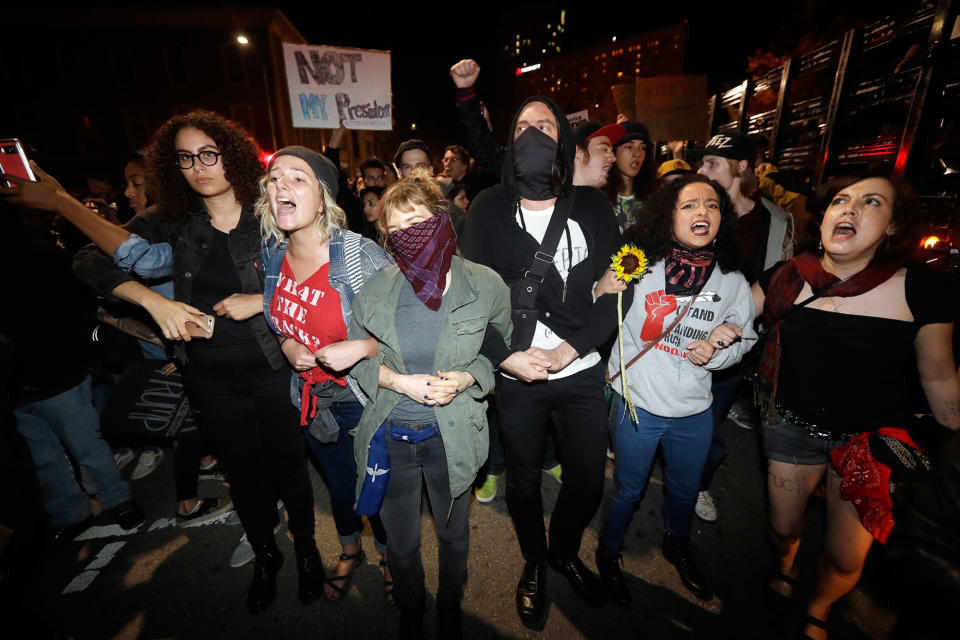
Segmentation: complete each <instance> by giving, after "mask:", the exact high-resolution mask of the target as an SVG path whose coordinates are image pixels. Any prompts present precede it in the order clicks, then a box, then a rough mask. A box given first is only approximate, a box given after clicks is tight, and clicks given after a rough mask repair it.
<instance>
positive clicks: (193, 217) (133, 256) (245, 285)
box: [73, 207, 287, 369]
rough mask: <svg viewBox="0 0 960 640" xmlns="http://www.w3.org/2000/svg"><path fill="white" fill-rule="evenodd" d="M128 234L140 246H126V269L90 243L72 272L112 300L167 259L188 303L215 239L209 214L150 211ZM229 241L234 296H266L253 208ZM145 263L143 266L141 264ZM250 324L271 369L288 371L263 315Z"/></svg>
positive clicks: (178, 296) (177, 291) (177, 292)
mask: <svg viewBox="0 0 960 640" xmlns="http://www.w3.org/2000/svg"><path fill="white" fill-rule="evenodd" d="M126 229H127V230H128V231H130V232H131V233H132V234H136V236H138V237H139V238H140V239H141V240H142V241H141V240H137V239H134V238H133V236H131V240H132V241H131V242H130V244H128V245H127V246H126V247H124V251H125V252H126V256H125V257H126V262H124V266H118V265H117V264H115V263H114V260H113V259H112V258H111V257H109V256H107V255H105V254H104V253H103V252H102V251H100V249H98V248H97V247H96V246H95V245H92V244H91V245H87V246H86V247H84V248H83V249H81V250H80V251H78V252H77V255H76V257H75V258H74V261H73V270H74V273H76V274H77V277H79V278H80V279H81V280H82V281H83V282H84V283H86V284H87V285H88V286H89V287H91V288H93V289H94V290H95V291H96V292H97V293H99V294H100V295H103V296H111V295H112V293H113V290H114V289H115V288H116V287H117V286H119V285H121V284H123V283H124V282H130V281H135V280H136V279H137V274H139V275H141V277H153V278H156V277H158V276H160V275H162V274H163V270H164V269H165V267H164V266H163V265H164V263H165V260H167V259H170V260H172V275H173V294H174V299H175V300H180V301H182V302H186V303H189V302H190V300H191V297H192V295H193V278H194V276H195V274H196V273H197V272H198V271H199V270H200V267H201V266H203V263H204V261H205V260H206V258H207V252H208V250H209V247H210V243H211V242H212V240H213V233H214V229H213V226H212V225H211V224H210V216H209V215H208V214H207V212H206V211H205V210H204V209H203V208H200V209H197V210H196V211H191V212H189V213H187V214H186V215H185V216H179V217H172V216H167V215H164V214H163V213H162V212H161V211H159V210H158V209H155V208H151V209H150V210H148V211H145V212H144V213H142V214H140V215H138V216H135V217H133V218H132V219H131V220H130V221H129V222H128V223H127V224H126ZM227 242H228V246H229V248H230V256H231V257H232V258H233V263H234V266H235V267H236V269H237V275H238V276H239V277H240V288H241V291H234V292H231V293H248V294H260V293H262V292H263V273H262V271H261V264H260V263H261V261H262V258H261V255H260V243H261V241H260V224H259V222H258V220H257V217H256V216H255V215H254V213H253V209H252V207H244V209H243V211H242V212H241V214H240V221H239V222H238V223H237V226H236V228H234V229H233V230H232V231H230V234H229V237H228V241H227ZM144 243H146V244H144ZM164 243H166V245H168V246H169V247H172V250H171V251H170V253H169V254H168V253H166V252H167V249H166V248H164V247H162V246H159V245H163V244H164ZM124 244H127V243H124ZM122 246H123V245H122ZM165 256H168V257H165ZM121 257H123V256H121ZM141 261H142V262H143V265H142V267H141V265H140V264H139V263H140V262H141ZM225 293H226V292H225ZM225 297H226V296H225ZM247 322H249V323H250V327H251V329H252V330H253V334H254V336H255V337H256V340H257V343H258V344H259V345H260V348H261V349H262V350H263V353H264V356H266V358H267V360H268V361H269V363H270V366H271V367H273V368H274V369H279V368H281V367H284V366H287V359H286V357H284V355H283V352H282V351H281V350H280V345H279V344H277V339H276V337H275V336H274V335H273V332H271V331H270V328H269V327H268V326H267V323H266V321H265V320H264V318H263V316H262V315H256V316H254V317H252V318H250V319H249V320H247ZM179 348H182V345H179ZM180 353H181V354H182V353H183V352H182V351H181V352H180Z"/></svg>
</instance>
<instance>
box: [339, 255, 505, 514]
mask: <svg viewBox="0 0 960 640" xmlns="http://www.w3.org/2000/svg"><path fill="white" fill-rule="evenodd" d="M450 274H451V283H450V287H449V288H448V289H447V292H446V293H445V294H444V296H445V297H446V307H445V309H446V311H445V313H446V317H445V318H444V322H443V326H442V328H441V329H440V335H438V336H437V351H436V356H435V357H434V361H433V368H434V369H435V370H439V371H466V372H468V373H470V374H471V375H472V376H473V378H474V380H476V384H474V385H473V386H471V387H470V388H468V389H467V390H466V391H464V392H462V393H460V394H459V395H457V396H456V397H455V398H454V399H453V401H452V402H450V404H447V405H443V406H439V405H438V406H437V407H436V413H437V423H438V424H439V427H440V436H441V437H442V438H443V446H444V449H445V450H446V454H447V474H448V475H449V477H450V495H451V497H454V498H456V497H457V496H459V495H460V494H462V493H463V492H464V491H466V490H467V489H469V488H470V485H471V484H473V481H474V480H475V479H476V476H477V470H479V468H480V466H481V465H482V464H483V463H484V462H485V461H486V459H487V449H488V447H489V443H490V439H489V434H488V433H487V414H486V409H487V401H486V399H485V398H486V396H487V394H488V393H490V391H491V390H492V389H493V384H494V376H493V365H491V364H490V361H489V360H487V359H486V358H485V357H483V356H481V355H480V345H481V344H482V343H483V338H484V334H485V332H486V329H487V325H492V326H493V328H494V329H496V330H497V331H498V332H499V333H500V335H501V336H503V339H504V342H505V343H506V344H507V345H508V346H509V344H510V337H511V336H510V333H511V330H512V326H511V322H510V291H509V289H507V285H505V284H504V283H503V280H502V279H501V278H500V276H499V275H497V274H496V273H495V272H494V271H493V270H491V269H488V268H487V267H484V266H482V265H479V264H476V263H473V262H470V261H468V260H463V259H461V258H460V257H458V256H454V258H453V261H452V263H451V265H450ZM403 281H404V276H403V273H401V271H400V269H399V267H397V266H391V267H387V268H386V269H384V270H383V271H381V272H379V273H377V274H375V275H374V276H372V277H371V278H370V279H368V280H367V281H366V282H365V283H364V285H363V288H362V289H360V292H359V293H358V294H357V296H356V298H354V300H353V323H352V325H351V327H350V339H351V340H359V339H363V338H369V337H373V338H376V339H377V341H378V342H379V343H380V350H379V353H378V356H377V357H376V358H370V359H369V360H361V361H360V362H359V363H357V364H356V365H355V366H354V367H353V369H352V370H351V372H350V373H351V375H352V376H353V377H354V378H355V379H356V380H357V382H358V383H359V385H360V388H361V389H362V390H363V392H364V393H365V394H366V395H367V397H368V398H369V401H368V402H367V404H366V407H365V408H364V410H363V416H362V417H361V418H360V423H359V424H358V425H357V428H356V430H355V432H354V454H355V456H356V459H357V469H358V470H359V471H360V473H358V474H357V495H358V496H359V494H360V487H361V486H362V485H363V479H364V476H365V473H364V470H365V469H366V468H367V450H368V447H369V444H370V440H371V439H372V438H373V434H374V433H375V432H376V430H377V428H378V427H379V426H380V425H381V424H383V423H384V422H385V421H386V419H387V416H389V415H390V412H391V411H392V410H393V408H394V406H396V404H397V401H398V400H399V398H400V394H398V393H396V392H394V391H391V390H390V389H384V388H381V387H380V385H379V380H380V364H381V363H382V364H384V365H386V366H387V367H389V368H390V369H391V370H393V371H396V372H397V373H406V370H405V369H404V366H403V357H402V356H401V355H400V348H399V346H398V344H397V340H398V339H397V329H396V324H395V320H396V310H397V302H398V301H399V299H400V289H401V285H402V284H403Z"/></svg>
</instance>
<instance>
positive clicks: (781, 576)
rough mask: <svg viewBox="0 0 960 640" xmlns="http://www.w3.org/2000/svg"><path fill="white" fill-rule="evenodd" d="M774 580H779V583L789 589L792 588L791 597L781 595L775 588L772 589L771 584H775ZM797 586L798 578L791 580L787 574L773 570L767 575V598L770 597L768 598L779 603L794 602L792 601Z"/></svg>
mask: <svg viewBox="0 0 960 640" xmlns="http://www.w3.org/2000/svg"><path fill="white" fill-rule="evenodd" d="M774 580H777V581H779V582H782V583H784V584H785V585H787V586H789V587H790V595H789V596H788V595H784V594H782V593H780V592H779V591H777V590H775V589H774V588H773V587H771V586H770V583H771V582H773V581H774ZM796 586H797V579H796V578H791V577H790V576H789V575H787V574H785V573H780V572H779V571H777V570H776V569H771V570H770V571H769V572H768V573H767V582H766V590H767V597H768V598H771V599H773V600H777V601H782V600H787V601H789V600H792V599H793V590H794V589H795V588H796Z"/></svg>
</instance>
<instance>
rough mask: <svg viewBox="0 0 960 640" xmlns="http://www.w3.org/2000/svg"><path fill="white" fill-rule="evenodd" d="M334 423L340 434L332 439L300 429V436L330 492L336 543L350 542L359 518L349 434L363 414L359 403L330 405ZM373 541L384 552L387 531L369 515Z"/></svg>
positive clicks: (356, 537)
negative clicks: (324, 440) (301, 434)
mask: <svg viewBox="0 0 960 640" xmlns="http://www.w3.org/2000/svg"><path fill="white" fill-rule="evenodd" d="M330 413H332V414H333V417H334V419H335V420H336V421H337V424H338V425H340V437H339V438H337V441H336V442H329V443H323V442H320V441H319V440H317V439H316V438H314V437H313V436H312V435H310V433H309V432H308V431H307V430H306V429H304V430H303V435H304V437H305V438H306V439H307V444H308V445H309V449H308V451H309V453H310V459H311V460H313V464H314V467H315V468H316V469H317V471H318V472H319V473H320V476H321V477H322V478H323V481H324V482H325V483H326V484H327V491H328V492H329V493H330V510H331V511H332V512H333V521H334V523H335V524H336V526H337V534H338V535H339V537H340V544H353V543H355V542H357V541H358V540H360V533H361V532H362V531H363V520H361V519H360V516H358V515H357V514H356V513H354V511H353V503H354V500H355V499H356V491H357V461H356V459H355V458H354V456H353V436H352V435H350V433H349V432H350V431H351V430H352V429H355V428H356V426H357V423H359V422H360V416H361V414H363V406H362V405H361V404H360V403H359V402H334V403H333V404H332V405H330ZM370 528H371V529H372V530H373V541H374V544H375V545H376V547H377V551H379V552H380V553H386V552H387V533H386V532H385V531H384V530H383V523H381V522H380V516H371V517H370Z"/></svg>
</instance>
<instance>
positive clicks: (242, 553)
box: [230, 534, 254, 569]
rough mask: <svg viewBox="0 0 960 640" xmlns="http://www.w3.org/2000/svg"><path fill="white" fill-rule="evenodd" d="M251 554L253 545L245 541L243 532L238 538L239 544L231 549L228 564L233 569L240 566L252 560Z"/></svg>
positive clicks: (245, 537)
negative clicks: (231, 552) (231, 553)
mask: <svg viewBox="0 0 960 640" xmlns="http://www.w3.org/2000/svg"><path fill="white" fill-rule="evenodd" d="M253 556H254V554H253V547H252V546H250V543H249V542H248V541H247V534H243V537H242V538H240V544H238V545H237V548H236V549H234V550H233V555H231V556H230V566H231V567H233V568H234V569H236V568H237V567H242V566H243V565H245V564H247V563H248V562H250V561H251V560H253Z"/></svg>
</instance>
